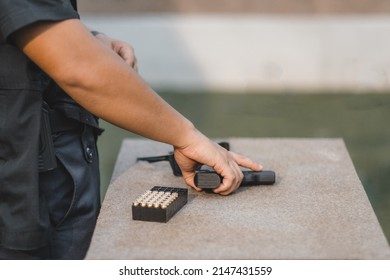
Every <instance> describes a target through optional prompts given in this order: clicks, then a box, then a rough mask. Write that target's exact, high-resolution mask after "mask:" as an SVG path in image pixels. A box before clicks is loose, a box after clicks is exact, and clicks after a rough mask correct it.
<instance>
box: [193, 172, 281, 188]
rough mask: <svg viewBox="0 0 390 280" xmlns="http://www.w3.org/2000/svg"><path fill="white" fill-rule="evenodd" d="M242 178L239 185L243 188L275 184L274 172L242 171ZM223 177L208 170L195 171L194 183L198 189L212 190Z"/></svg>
mask: <svg viewBox="0 0 390 280" xmlns="http://www.w3.org/2000/svg"><path fill="white" fill-rule="evenodd" d="M242 173H243V174H244V178H243V180H242V182H241V184H240V187H243V186H257V185H272V184H274V183H275V177H276V176H275V172H274V171H271V170H264V171H243V172H242ZM222 180H223V177H222V176H221V175H219V174H218V173H216V172H215V171H210V170H198V171H196V174H195V178H194V182H195V185H196V186H197V187H198V188H202V189H214V188H216V187H218V186H219V185H220V184H221V182H222Z"/></svg>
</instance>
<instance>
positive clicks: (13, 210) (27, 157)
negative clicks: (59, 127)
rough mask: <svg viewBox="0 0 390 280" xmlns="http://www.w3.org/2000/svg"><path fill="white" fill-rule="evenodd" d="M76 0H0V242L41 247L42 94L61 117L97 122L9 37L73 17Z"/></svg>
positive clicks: (44, 221) (44, 223) (44, 231)
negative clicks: (42, 23) (39, 160)
mask: <svg viewBox="0 0 390 280" xmlns="http://www.w3.org/2000/svg"><path fill="white" fill-rule="evenodd" d="M78 18H79V14H78V13H77V10H76V0H0V247H5V248H9V249H19V250H31V249H35V248H39V247H41V246H44V245H45V243H46V242H47V237H48V235H49V220H48V216H47V215H48V214H47V212H46V210H45V205H44V204H43V200H42V198H40V197H39V196H40V192H39V179H38V177H39V176H38V167H37V158H38V146H39V131H40V120H41V119H40V118H41V115H40V109H41V105H42V98H44V96H45V95H46V96H49V99H50V103H51V104H50V105H52V106H53V107H55V108H56V109H58V110H60V111H62V112H63V113H64V115H65V116H66V117H69V118H74V119H76V120H78V121H80V122H83V123H86V124H89V125H92V126H95V127H97V121H96V119H95V118H94V117H93V116H92V115H91V114H90V113H89V112H87V111H85V110H84V109H83V108H81V107H80V106H79V105H78V104H77V103H76V102H75V101H73V100H72V99H71V98H70V97H69V96H68V95H67V94H66V93H65V92H63V91H62V90H61V89H60V88H59V87H58V86H56V84H55V83H54V81H52V80H51V79H50V78H49V77H48V76H47V75H46V74H45V73H43V72H42V70H40V69H39V68H38V67H37V66H36V65H35V64H34V63H33V62H32V61H31V60H29V59H28V58H27V57H26V56H25V55H24V54H23V52H22V51H21V50H19V49H18V48H17V47H16V46H14V45H13V44H12V42H11V40H10V39H11V35H12V34H13V33H14V32H16V31H18V30H19V29H21V28H23V27H26V26H28V25H30V24H33V23H36V22H39V21H61V20H66V19H78Z"/></svg>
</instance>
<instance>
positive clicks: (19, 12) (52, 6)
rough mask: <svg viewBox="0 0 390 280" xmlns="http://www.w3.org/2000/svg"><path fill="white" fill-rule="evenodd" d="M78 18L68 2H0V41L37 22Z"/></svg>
mask: <svg viewBox="0 0 390 280" xmlns="http://www.w3.org/2000/svg"><path fill="white" fill-rule="evenodd" d="M75 18H80V17H79V14H78V13H77V11H76V10H75V8H74V7H73V5H72V3H71V1H70V0H0V39H2V40H8V39H9V36H10V35H11V34H13V33H14V32H15V31H17V30H19V29H21V28H23V27H25V26H28V25H30V24H32V23H35V22H38V21H61V20H66V19H75Z"/></svg>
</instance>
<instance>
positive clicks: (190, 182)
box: [182, 171, 202, 192]
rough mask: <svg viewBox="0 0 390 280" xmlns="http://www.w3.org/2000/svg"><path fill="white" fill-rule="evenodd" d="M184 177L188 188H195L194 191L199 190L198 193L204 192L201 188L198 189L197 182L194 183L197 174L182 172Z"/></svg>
mask: <svg viewBox="0 0 390 280" xmlns="http://www.w3.org/2000/svg"><path fill="white" fill-rule="evenodd" d="M182 175H183V179H184V181H185V182H186V184H187V185H188V186H190V187H192V188H194V189H195V190H197V191H198V192H199V191H201V190H202V189H201V188H198V187H197V186H196V185H195V182H194V178H195V172H186V171H182Z"/></svg>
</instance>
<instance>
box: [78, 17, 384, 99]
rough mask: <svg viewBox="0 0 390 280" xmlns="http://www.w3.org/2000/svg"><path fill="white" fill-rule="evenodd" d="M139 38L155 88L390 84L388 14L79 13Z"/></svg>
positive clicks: (94, 24)
mask: <svg viewBox="0 0 390 280" xmlns="http://www.w3.org/2000/svg"><path fill="white" fill-rule="evenodd" d="M82 19H83V21H84V22H85V23H86V24H87V25H88V26H89V27H90V28H91V29H96V30H100V31H102V32H104V33H107V34H109V35H110V36H112V37H114V38H119V39H122V40H125V41H127V42H130V43H131V44H133V45H134V47H135V51H136V55H137V58H138V62H139V69H140V74H141V75H142V76H143V77H144V78H145V80H146V81H147V82H148V83H150V84H151V85H152V86H153V87H155V88H158V89H161V88H167V89H177V90H184V91H188V90H193V89H194V90H216V91H222V90H223V91H227V92H229V91H233V92H253V91H258V90H267V91H283V92H285V91H294V90H297V91H298V90H299V91H313V90H321V91H322V92H324V91H330V92H338V91H340V90H344V91H352V92H359V91H363V92H364V91H386V90H389V89H390V52H389V49H390V37H389V36H388V34H390V16H387V15H382V16H370V15H368V16H261V15H253V14H252V15H247V14H234V15H219V14H211V15H210V14H197V15H177V14H164V15H158V14H151V15H134V14H133V15H132V14H129V15H101V16H96V15H91V14H84V15H82Z"/></svg>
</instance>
